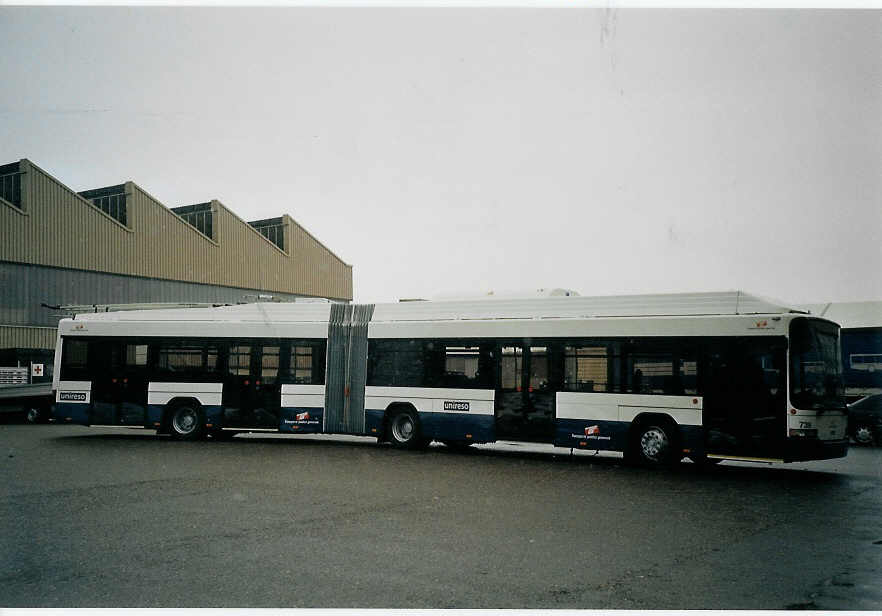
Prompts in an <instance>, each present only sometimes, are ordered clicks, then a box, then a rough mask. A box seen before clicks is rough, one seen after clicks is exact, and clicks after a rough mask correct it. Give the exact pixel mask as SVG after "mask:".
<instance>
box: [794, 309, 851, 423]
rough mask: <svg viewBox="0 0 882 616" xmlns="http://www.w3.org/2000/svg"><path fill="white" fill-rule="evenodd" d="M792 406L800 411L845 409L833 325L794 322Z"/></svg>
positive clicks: (836, 341) (837, 330) (837, 339)
mask: <svg viewBox="0 0 882 616" xmlns="http://www.w3.org/2000/svg"><path fill="white" fill-rule="evenodd" d="M790 403H791V404H792V405H793V406H795V407H796V408H800V409H818V410H820V409H845V389H844V387H843V384H842V366H841V363H840V356H839V328H838V326H837V325H835V324H834V323H829V322H826V321H819V320H815V319H794V320H793V322H792V323H791V324H790Z"/></svg>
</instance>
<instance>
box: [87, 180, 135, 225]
mask: <svg viewBox="0 0 882 616" xmlns="http://www.w3.org/2000/svg"><path fill="white" fill-rule="evenodd" d="M78 194H79V195H80V196H81V197H83V198H84V199H88V200H89V201H91V202H92V205H94V206H95V207H97V208H98V209H99V210H101V211H102V212H104V213H105V214H107V215H108V216H110V217H111V218H113V219H114V220H116V221H117V222H119V223H120V224H122V225H126V226H128V215H127V212H126V185H125V184H120V185H118V186H108V187H107V188H96V189H94V190H84V191H83V192H81V193H78Z"/></svg>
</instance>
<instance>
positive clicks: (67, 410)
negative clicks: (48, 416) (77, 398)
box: [53, 402, 91, 426]
mask: <svg viewBox="0 0 882 616" xmlns="http://www.w3.org/2000/svg"><path fill="white" fill-rule="evenodd" d="M90 407H91V405H90V404H83V403H77V402H56V403H55V411H54V412H53V417H55V421H57V422H58V423H75V424H80V425H81V426H88V425H89V408H90Z"/></svg>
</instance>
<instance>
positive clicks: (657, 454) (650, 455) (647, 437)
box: [640, 428, 669, 462]
mask: <svg viewBox="0 0 882 616" xmlns="http://www.w3.org/2000/svg"><path fill="white" fill-rule="evenodd" d="M668 447H669V443H668V435H667V434H665V432H664V430H661V429H660V428H649V429H648V430H647V431H646V432H644V433H643V435H642V436H641V437H640V450H641V452H642V453H643V455H644V456H645V457H646V459H648V460H651V461H653V462H659V461H661V460H662V459H663V458H664V456H665V454H666V453H667V451H668Z"/></svg>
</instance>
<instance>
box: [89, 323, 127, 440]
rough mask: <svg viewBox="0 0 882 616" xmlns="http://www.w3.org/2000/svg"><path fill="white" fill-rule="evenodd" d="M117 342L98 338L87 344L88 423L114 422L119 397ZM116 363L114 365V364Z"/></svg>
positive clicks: (99, 424)
mask: <svg viewBox="0 0 882 616" xmlns="http://www.w3.org/2000/svg"><path fill="white" fill-rule="evenodd" d="M119 355H120V353H119V344H118V343H114V342H110V341H107V340H98V341H94V342H91V343H90V344H89V357H88V365H89V374H90V375H92V394H91V396H92V408H91V411H90V413H89V423H90V424H92V425H93V426H107V425H113V424H115V423H116V408H117V405H118V404H119V399H120V391H119V389H120V383H119V381H118V378H117V377H118V374H117V371H118V370H119ZM114 364H116V365H114Z"/></svg>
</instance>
